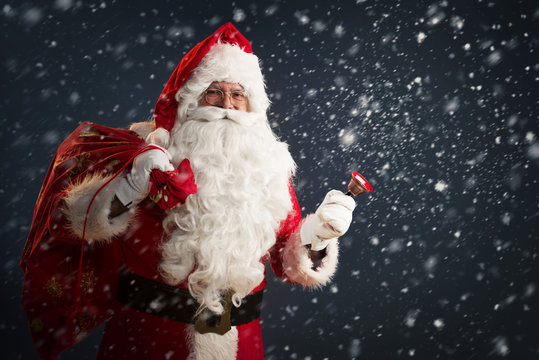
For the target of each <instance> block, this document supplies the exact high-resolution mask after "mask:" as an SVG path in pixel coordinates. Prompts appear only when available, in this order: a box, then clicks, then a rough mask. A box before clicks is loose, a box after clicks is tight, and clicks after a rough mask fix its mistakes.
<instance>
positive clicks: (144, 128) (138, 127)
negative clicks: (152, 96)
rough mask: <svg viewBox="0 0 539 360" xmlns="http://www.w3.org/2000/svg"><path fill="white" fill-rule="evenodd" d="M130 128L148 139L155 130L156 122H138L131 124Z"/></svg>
mask: <svg viewBox="0 0 539 360" xmlns="http://www.w3.org/2000/svg"><path fill="white" fill-rule="evenodd" d="M129 130H131V131H134V132H136V133H137V134H139V135H140V137H141V138H143V139H146V138H147V137H148V136H149V135H150V133H151V132H152V131H154V130H155V122H154V121H153V120H150V121H141V122H136V123H133V124H131V125H130V126H129ZM163 130H165V129H163ZM165 131H166V130H165ZM167 132H168V131H167ZM163 147H164V146H163Z"/></svg>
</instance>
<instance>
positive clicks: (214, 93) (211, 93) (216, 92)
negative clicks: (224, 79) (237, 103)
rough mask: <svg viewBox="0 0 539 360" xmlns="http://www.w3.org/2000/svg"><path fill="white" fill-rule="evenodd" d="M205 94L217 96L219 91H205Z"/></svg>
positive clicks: (219, 93)
mask: <svg viewBox="0 0 539 360" xmlns="http://www.w3.org/2000/svg"><path fill="white" fill-rule="evenodd" d="M206 94H208V95H210V96H219V95H221V91H220V90H217V89H208V90H206Z"/></svg>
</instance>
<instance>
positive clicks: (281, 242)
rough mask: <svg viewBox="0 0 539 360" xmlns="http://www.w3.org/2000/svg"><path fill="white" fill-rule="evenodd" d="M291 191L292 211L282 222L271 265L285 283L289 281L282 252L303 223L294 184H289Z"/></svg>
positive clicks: (273, 249) (273, 248) (271, 254)
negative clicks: (285, 272) (285, 274)
mask: <svg viewBox="0 0 539 360" xmlns="http://www.w3.org/2000/svg"><path fill="white" fill-rule="evenodd" d="M289 190H290V200H291V201H292V209H291V210H290V212H289V213H288V216H287V218H286V219H285V220H283V221H282V222H281V226H280V228H279V232H278V233H277V242H276V243H275V245H274V246H273V247H272V248H271V250H270V265H271V268H272V270H273V272H274V273H275V275H276V276H277V277H279V278H281V279H283V280H285V281H288V282H290V281H289V280H287V278H286V276H284V269H283V262H282V256H281V254H282V251H283V249H284V246H285V245H286V242H287V241H288V239H289V238H290V236H291V235H292V234H293V233H294V232H295V231H296V230H297V228H298V226H299V224H300V222H301V210H300V207H299V204H298V199H297V198H296V193H295V192H294V188H293V187H292V183H289Z"/></svg>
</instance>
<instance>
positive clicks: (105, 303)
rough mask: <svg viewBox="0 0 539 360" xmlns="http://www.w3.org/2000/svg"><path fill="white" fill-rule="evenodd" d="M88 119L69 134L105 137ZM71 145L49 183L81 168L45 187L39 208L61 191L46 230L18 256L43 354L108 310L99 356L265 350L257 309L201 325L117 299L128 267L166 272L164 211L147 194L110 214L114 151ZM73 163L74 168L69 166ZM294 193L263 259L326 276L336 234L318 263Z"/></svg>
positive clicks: (303, 277) (154, 276)
mask: <svg viewBox="0 0 539 360" xmlns="http://www.w3.org/2000/svg"><path fill="white" fill-rule="evenodd" d="M81 127H82V130H81V129H77V131H75V132H74V134H73V135H72V137H73V136H74V137H77V136H80V137H85V140H86V139H87V138H88V136H100V137H102V135H99V134H97V135H96V134H95V132H98V133H99V131H101V132H103V131H106V129H105V128H104V127H98V126H93V124H88V123H85V124H83V125H81ZM81 127H80V128H81ZM94 131H95V132H94ZM111 131H112V130H111ZM112 132H113V131H112ZM89 134H90V135H89ZM72 137H70V138H71V141H72V140H73V139H72ZM63 145H65V144H63ZM66 146H67V150H66V147H64V148H63V150H62V151H63V152H62V154H61V155H62V156H63V158H62V159H61V161H59V159H57V158H55V160H54V162H53V164H52V165H51V169H50V170H49V174H48V175H47V179H46V180H45V183H44V189H45V190H46V189H47V187H46V185H47V183H48V182H49V181H51V180H54V179H55V177H54V174H55V173H58V172H59V171H60V170H63V171H65V172H66V173H69V172H73V171H75V173H74V174H75V175H76V176H69V177H68V178H70V179H71V182H67V181H66V180H65V177H64V179H63V180H62V181H63V182H64V183H62V184H57V186H59V187H58V189H57V190H55V191H54V193H52V194H51V193H47V191H45V193H42V194H40V200H39V201H38V204H37V205H36V210H37V209H41V207H39V206H40V204H41V203H42V202H43V201H44V200H43V199H45V200H47V199H46V198H47V197H53V198H54V201H52V202H51V204H50V205H47V206H48V207H47V213H46V214H48V215H47V219H46V224H45V225H44V226H42V227H40V229H41V230H42V231H41V232H40V234H39V238H38V239H32V241H30V242H29V245H28V246H27V247H26V249H25V256H24V257H23V261H21V266H22V268H23V270H24V271H25V274H26V278H25V284H24V289H23V307H24V308H25V312H26V314H27V317H28V320H29V324H30V328H31V330H32V335H33V339H34V343H35V345H36V348H37V349H38V352H39V353H40V356H41V358H55V357H56V355H57V354H59V353H60V352H62V351H64V350H66V349H67V348H69V347H71V346H72V345H73V344H74V343H76V342H78V341H80V340H81V339H82V338H84V336H85V335H86V334H87V333H88V332H89V331H91V330H93V329H94V328H95V327H97V326H98V325H99V324H100V323H101V322H102V321H104V320H106V326H105V333H104V336H103V339H102V342H101V346H100V350H99V358H100V359H124V358H129V359H145V360H146V359H245V360H246V359H249V360H252V359H263V358H264V352H263V344H262V337H261V335H262V333H261V327H260V321H259V319H256V320H254V321H252V322H250V323H248V324H244V325H241V326H237V327H233V328H232V330H230V331H229V332H228V333H226V334H225V335H222V336H221V335H216V334H206V335H200V334H198V333H196V332H195V331H194V329H193V327H192V326H191V325H188V324H185V323H182V322H177V321H173V320H167V319H163V318H159V317H156V316H153V315H149V314H146V313H143V312H139V311H137V310H134V309H131V308H129V307H127V306H124V305H122V304H120V303H119V302H117V301H116V300H115V296H116V287H117V281H118V274H119V270H120V269H121V268H127V269H129V270H130V271H131V272H133V273H135V274H137V275H139V276H142V277H145V278H148V279H151V280H154V281H158V282H162V281H163V280H162V279H161V276H160V273H159V270H158V269H159V264H160V261H161V253H160V248H159V245H160V244H161V242H162V241H163V237H164V234H163V227H162V220H163V218H164V216H165V213H164V211H163V210H161V209H160V208H159V207H158V206H157V205H156V204H155V203H153V202H152V201H151V200H149V199H146V200H145V201H143V202H142V203H140V204H139V205H138V206H137V207H136V208H135V209H132V210H130V211H129V212H126V213H124V214H122V215H121V216H119V217H116V218H113V219H110V218H109V212H110V204H111V201H112V199H113V197H114V194H115V186H117V184H118V181H117V179H112V178H111V176H112V174H113V171H111V169H117V168H118V164H117V163H114V161H115V159H114V158H113V157H112V158H110V159H109V160H110V162H108V163H103V164H101V165H98V163H97V162H96V161H95V160H96V159H93V158H92V155H91V153H90V152H85V151H84V149H82V150H80V149H79V150H77V151H71V150H72V149H71V148H70V147H69V144H67V145H66ZM70 154H71V157H70ZM86 154H89V155H86ZM96 156H97V155H96ZM113 163H114V165H112V164H113ZM66 164H69V166H70V167H69V169H63V168H62V166H64V167H65V166H66ZM89 170H91V171H89ZM81 174H82V175H81ZM49 175H51V176H52V178H49ZM59 189H61V191H59ZM96 194H97V195H96ZM290 196H291V200H292V204H293V208H292V210H291V211H290V214H289V216H288V218H287V219H286V220H285V221H283V222H282V224H281V227H280V230H279V231H278V232H277V233H276V238H275V245H274V246H273V247H272V248H271V249H270V251H269V253H268V255H267V256H266V257H265V258H264V259H263V260H262V261H269V262H270V264H271V267H272V269H273V271H274V273H275V274H276V275H277V276H278V277H280V278H281V279H283V280H285V281H287V282H290V283H298V284H302V285H304V286H306V287H318V286H322V285H324V284H326V283H327V282H328V281H329V280H330V278H331V276H332V275H333V273H334V272H335V269H336V265H337V253H338V249H337V241H336V240H333V241H332V242H331V243H330V244H329V246H328V248H327V250H326V254H325V257H324V258H323V259H322V261H321V262H320V263H318V264H316V266H315V265H314V264H313V261H312V260H311V258H310V257H309V251H308V249H307V248H306V247H305V246H303V245H302V244H301V240H300V237H299V227H300V226H301V215H300V208H299V205H298V202H297V199H296V196H295V193H294V191H293V189H292V187H290ZM90 203H91V206H90ZM47 204H48V203H47ZM40 216H43V213H41V214H40V212H39V211H36V214H35V216H34V223H36V224H38V223H43V221H41V220H43V219H40ZM34 233H35V232H34ZM34 233H32V234H34ZM83 234H84V243H81V238H82V235H83ZM35 236H36V237H37V235H35ZM36 241H37V243H36ZM187 285H188V284H187V283H186V282H184V283H183V284H180V285H179V287H181V288H184V289H186V288H187ZM265 285H266V280H263V281H262V283H261V284H260V285H259V286H257V287H256V288H255V289H254V290H253V291H261V290H263V289H264V287H265Z"/></svg>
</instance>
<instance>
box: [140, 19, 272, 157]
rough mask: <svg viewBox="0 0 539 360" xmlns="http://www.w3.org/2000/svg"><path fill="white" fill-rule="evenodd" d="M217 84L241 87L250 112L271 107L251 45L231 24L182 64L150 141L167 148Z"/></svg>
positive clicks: (162, 99) (160, 107) (159, 107)
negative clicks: (203, 96) (189, 112)
mask: <svg viewBox="0 0 539 360" xmlns="http://www.w3.org/2000/svg"><path fill="white" fill-rule="evenodd" d="M214 81H226V82H232V83H239V84H240V85H242V86H243V88H244V89H245V91H246V93H247V96H248V99H249V111H250V112H256V113H265V112H266V110H267V109H268V107H269V99H268V97H267V94H266V91H265V86H264V77H263V76H262V72H261V70H260V65H259V61H258V58H257V57H256V56H255V55H254V54H253V52H252V48H251V44H250V43H249V40H247V39H246V38H245V37H244V36H243V35H242V34H241V33H240V32H239V31H238V30H237V29H236V28H235V27H234V25H232V24H231V23H226V24H225V25H223V26H221V27H220V28H219V29H218V30H217V31H216V32H215V33H213V34H212V35H211V36H209V37H207V38H206V39H205V40H204V41H202V42H201V43H199V44H198V45H196V46H195V47H194V48H193V49H191V50H190V51H189V52H188V53H187V54H186V55H185V56H184V57H183V59H182V60H181V61H180V63H179V64H178V66H176V69H175V70H174V72H173V73H172V76H171V77H170V79H169V80H168V82H167V84H166V85H165V88H164V89H163V91H162V92H161V95H160V96H159V99H158V100H157V104H156V105H155V110H154V119H155V126H156V130H155V131H154V132H152V133H151V134H150V135H149V136H148V139H147V141H148V142H152V143H155V144H157V145H160V146H164V147H167V145H168V140H169V137H170V134H169V131H171V130H172V129H173V128H174V125H175V124H176V121H179V122H183V121H184V120H185V119H184V116H185V113H186V111H187V110H189V108H190V107H193V106H196V104H198V99H199V97H200V95H201V94H202V92H203V91H204V90H206V89H207V87H208V86H209V85H210V84H211V83H212V82H214Z"/></svg>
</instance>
